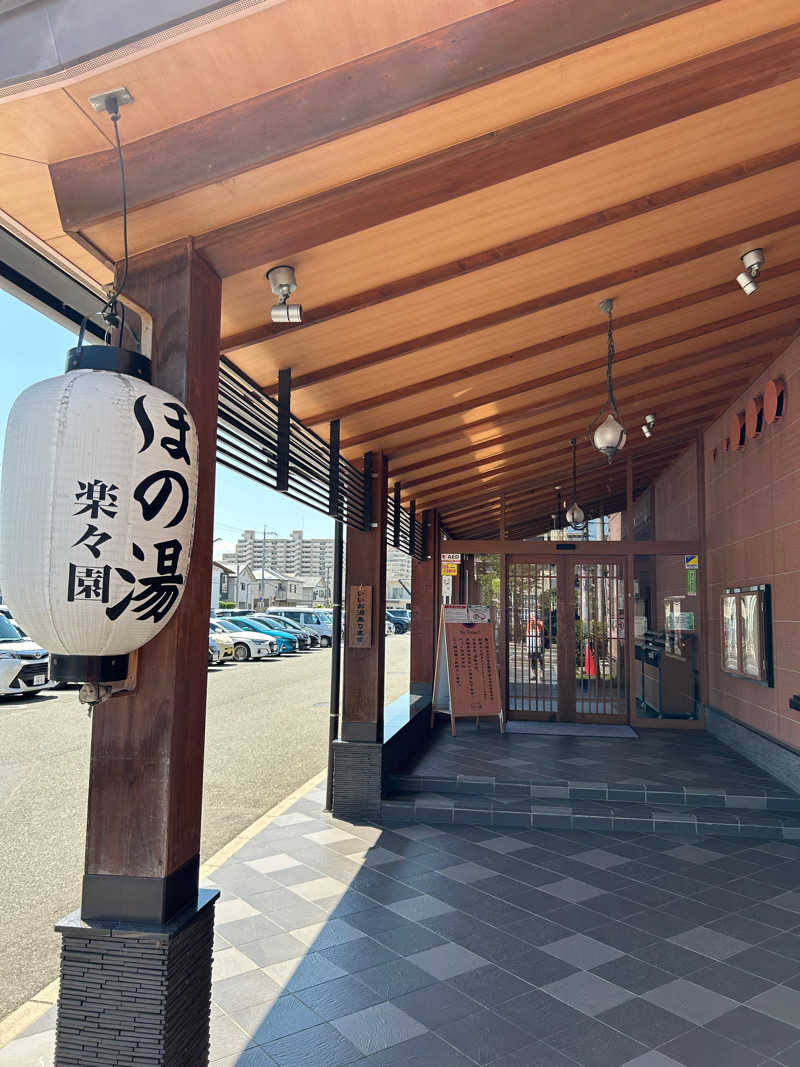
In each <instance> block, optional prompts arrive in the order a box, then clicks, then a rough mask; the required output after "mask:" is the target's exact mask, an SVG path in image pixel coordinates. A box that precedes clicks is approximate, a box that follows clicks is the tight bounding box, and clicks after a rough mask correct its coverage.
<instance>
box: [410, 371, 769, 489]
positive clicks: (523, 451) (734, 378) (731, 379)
mask: <svg viewBox="0 0 800 1067" xmlns="http://www.w3.org/2000/svg"><path fill="white" fill-rule="evenodd" d="M764 362H766V357H765V359H764ZM751 365H753V364H748V366H751ZM694 380H695V381H696V382H702V381H703V380H704V377H703V375H700V376H697V377H696V378H695V379H694ZM747 380H748V375H747V371H746V370H745V369H744V368H743V367H742V364H739V373H735V374H731V375H728V376H726V377H725V379H724V382H725V384H726V387H728V386H729V387H730V388H733V387H735V385H737V384H738V383H739V382H742V383H743V384H746V382H747ZM686 384H688V382H682V383H680V385H678V386H675V387H674V388H672V389H665V388H658V387H657V385H655V386H654V391H653V392H651V393H648V394H645V395H637V396H636V398H635V402H636V405H637V409H636V410H637V414H635V415H633V417H632V418H631V420H630V421H631V422H635V421H636V420H637V419H638V417H639V414H638V413H641V415H642V417H644V415H645V414H647V411H649V410H650V409H651V406H653V405H655V404H656V402H658V406H659V411H663V410H664V405H665V403H666V402H668V401H669V400H671V399H674V398H675V396H676V394H677V396H679V397H680V396H682V395H683V394H684V393H685V389H684V386H685V385H686ZM716 384H717V385H719V384H720V382H719V379H717V381H716ZM619 395H620V398H621V399H622V398H623V397H624V393H623V391H622V390H620V394H619ZM707 404H708V402H707V400H706V399H705V398H704V399H702V400H701V401H699V403H698V404H697V405H694V406H692V408H690V409H689V410H695V409H696V408H700V407H702V408H703V409H704V410H705V409H707ZM645 406H646V410H642V409H643V408H644V407H645ZM584 410H585V411H586V412H587V416H588V415H590V414H591V412H592V411H593V410H594V408H584ZM686 410H687V409H686V407H685V406H682V407H681V409H680V411H681V413H685V412H686ZM557 425H564V426H566V422H565V420H563V419H559V420H558V423H557ZM545 432H546V431H545V430H544V428H543V427H542V426H541V425H540V423H539V422H538V421H537V422H535V423H533V424H532V425H531V426H530V427H527V428H526V429H524V430H520V432H519V433H517V434H509V435H507V438H508V440H510V441H514V442H518V441H520V440H522V439H523V438H526V437H531V436H536V437H540V436H541V435H542V434H543V433H545ZM546 440H547V441H548V443H549V442H552V437H550V436H548V437H546ZM483 448H484V446H483V445H482V444H479V443H476V444H475V445H473V446H471V447H470V448H469V449H467V450H466V454H467V455H469V456H470V457H471V458H470V459H469V460H468V461H467V462H465V463H461V464H458V465H452V464H451V465H448V466H447V467H446V468H445V469H444V470H436V471H430V472H427V473H426V466H430V465H434V464H435V465H437V466H438V465H439V464H440V463H441V462H442V457H439V456H432V457H431V459H430V460H429V461H428V464H427V465H426V464H420V465H418V466H417V467H416V468H414V469H416V470H418V471H420V477H419V478H416V479H411V480H409V481H404V482H403V485H404V486H413V487H414V488H415V491H416V492H424V491H425V490H420V486H423V485H427V486H430V484H431V483H435V482H437V481H440V480H441V479H443V478H449V477H450V476H452V475H454V474H462V473H468V472H470V471H472V472H475V471H476V468H477V466H478V465H479V464H482V463H493V462H501V461H506V460H508V459H513V458H515V457H517V456H526V455H531V454H532V452H533V451H534V450H535V451H536V455H537V456H538V457H539V458H547V457H549V456H556V455H562V454H563V452H564V443H563V440H562V441H560V442H559V443H557V444H552V443H551V444H550V447H542V445H541V444H540V442H539V441H538V440H537V441H528V443H527V444H524V445H520V446H519V447H518V448H514V449H508V450H501V451H500V452H498V453H497V454H496V455H492V456H487V457H485V458H481V459H479V458H478V457H477V455H476V453H477V452H478V451H482V450H483ZM397 484H398V485H399V484H400V483H399V482H398V483H397Z"/></svg>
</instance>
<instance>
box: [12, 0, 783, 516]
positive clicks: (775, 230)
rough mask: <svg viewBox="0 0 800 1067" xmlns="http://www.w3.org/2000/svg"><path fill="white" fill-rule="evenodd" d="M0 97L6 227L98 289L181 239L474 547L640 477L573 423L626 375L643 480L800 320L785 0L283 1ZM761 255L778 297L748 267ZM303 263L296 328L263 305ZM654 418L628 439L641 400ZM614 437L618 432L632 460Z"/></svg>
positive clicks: (250, 349) (275, 353) (581, 421)
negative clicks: (127, 97) (113, 273)
mask: <svg viewBox="0 0 800 1067" xmlns="http://www.w3.org/2000/svg"><path fill="white" fill-rule="evenodd" d="M109 66H110V65H104V63H103V58H102V57H99V59H98V60H97V61H96V63H95V65H94V69H92V70H91V71H89V72H88V73H87V72H86V71H85V70H83V71H81V72H70V71H66V72H64V76H63V78H62V79H61V81H57V82H55V83H51V84H48V86H46V87H45V88H35V89H34V88H31V87H25V86H20V87H18V91H17V92H15V93H12V94H10V95H7V96H6V97H5V98H4V99H2V100H0V146H1V147H2V151H0V221H1V220H2V214H3V213H4V214H6V215H7V216H10V217H12V218H13V219H14V220H15V221H16V222H17V223H18V224H19V225H22V226H23V227H25V228H27V229H28V230H29V231H30V232H31V233H32V234H34V235H35V236H36V237H37V238H39V239H40V240H41V241H43V242H45V244H47V245H49V246H50V248H51V249H53V250H54V251H55V252H56V253H58V254H59V255H61V256H63V257H66V259H68V260H69V261H71V262H72V263H74V264H75V265H76V266H77V267H79V268H80V269H82V270H84V271H86V272H88V273H89V274H90V275H91V276H92V277H94V278H96V279H98V280H100V281H108V279H109V277H110V274H109V270H110V267H111V265H112V264H113V263H114V262H115V261H117V260H119V259H120V257H121V253H122V245H121V227H120V215H119V205H120V197H119V175H118V172H117V169H116V158H115V155H114V152H113V150H112V148H111V129H110V123H109V122H108V121H107V120H106V121H104V120H103V117H98V116H96V115H95V114H94V113H93V112H92V110H91V108H90V107H89V105H88V102H87V100H88V97H89V95H91V94H92V93H96V92H100V91H103V90H108V89H111V88H114V87H116V86H118V85H126V86H127V87H128V88H129V89H130V90H131V92H132V94H133V96H134V98H135V103H134V104H133V106H131V107H129V108H126V109H125V110H124V111H123V113H122V121H121V122H120V132H121V134H122V136H123V141H124V144H125V159H126V169H127V175H128V191H129V204H130V208H131V210H130V216H129V234H130V247H131V252H132V253H133V254H135V253H138V252H142V251H146V250H148V249H151V248H154V247H158V246H159V245H162V244H166V243H168V242H170V241H173V240H176V239H178V238H182V237H185V236H187V235H188V236H191V237H193V238H194V239H195V244H196V247H197V248H198V249H199V251H200V253H201V254H202V255H203V256H205V257H206V258H207V259H208V260H209V262H210V263H211V264H212V265H213V266H214V267H215V269H216V270H217V271H218V272H219V273H220V274H221V276H222V277H223V320H222V333H223V342H222V350H223V352H224V353H225V354H226V356H227V357H228V358H229V359H230V360H231V361H232V362H233V363H235V364H236V365H237V366H238V367H240V368H241V369H242V370H243V371H244V372H245V373H246V374H247V375H249V377H250V378H251V379H252V380H253V381H254V382H256V383H257V384H258V385H260V386H261V387H262V388H263V389H264V390H265V391H266V392H268V393H270V394H274V393H275V392H276V390H277V379H278V371H279V370H280V369H282V368H286V367H289V368H291V370H292V381H293V393H292V409H293V411H294V412H295V414H296V415H298V416H299V417H300V418H301V419H302V420H303V421H304V422H306V423H307V424H308V425H310V426H312V427H313V428H314V429H315V430H317V432H319V433H320V434H321V435H322V436H327V423H328V422H329V420H331V419H334V418H340V419H341V424H342V445H343V450H344V452H345V454H346V455H347V456H348V458H350V459H351V460H354V461H357V460H358V459H359V457H360V456H361V455H362V454H363V453H364V452H365V451H368V450H373V451H374V450H383V451H384V452H385V453H386V454H387V455H388V456H389V472H390V482H392V483H394V482H395V481H399V482H400V484H401V490H402V498H403V500H404V501H410V500H412V499H414V500H416V502H417V509H418V513H419V510H420V509H422V508H434V507H437V508H439V509H440V510H441V512H442V515H443V522H444V525H445V527H446V528H447V529H448V530H449V531H450V532H451V533H453V534H455V535H459V536H462V537H463V536H490V535H493V534H496V532H497V530H498V527H499V521H500V510H501V498H502V500H503V507H504V509H505V517H506V522H507V524H508V528H509V532H510V533H511V534H512V535H514V536H525V535H527V534H530V533H532V532H535V531H537V530H540V529H542V528H546V527H547V526H548V525H549V515H550V513H551V512H552V511H553V510H554V503H555V499H556V494H555V490H554V486H555V485H557V484H561V485H562V486H565V487H566V486H568V484H569V482H570V480H571V473H570V472H571V454H570V449H569V439H570V437H572V436H575V437H577V439H578V442H579V445H578V496H579V500H580V502H581V504H582V506H584V508H585V509H587V510H589V509H592V508H596V509H602V508H605V509H612V510H613V509H614V508H617V507H619V506H620V505H621V503H622V502H623V501H624V497H625V463H624V462H623V460H622V457H620V458H619V459H617V460H616V462H615V463H614V464H612V465H611V466H610V467H609V465H608V464H607V463H606V461H605V459H604V458H603V457H602V456H599V455H598V454H597V453H595V452H594V451H593V450H592V449H591V447H590V446H589V444H588V442H587V439H586V433H585V431H586V427H587V425H588V424H589V423H590V421H591V420H592V418H593V417H594V415H595V414H596V413H597V412H598V411H599V409H600V407H601V406H602V404H603V403H604V401H605V359H606V337H605V333H606V320H605V316H604V315H603V314H602V313H601V311H600V309H599V306H598V305H599V302H600V300H601V299H602V298H603V297H606V296H610V297H613V298H614V302H615V305H614V311H615V323H616V349H617V358H616V365H615V380H616V393H617V401H618V405H619V410H620V414H621V417H622V421H623V422H624V424H625V425H626V427H627V429H628V432H629V441H628V445H627V447H626V452H627V453H628V454H631V455H633V457H634V483H635V487H636V488H637V489H638V488H640V487H643V486H644V485H646V484H647V482H648V481H649V480H651V479H652V478H653V477H654V476H655V475H656V474H657V473H658V471H659V470H661V469H663V467H664V466H665V465H666V464H667V463H669V462H671V460H672V459H673V458H674V457H675V456H676V455H678V454H679V453H680V452H681V450H682V449H683V448H685V447H686V445H687V443H689V442H690V441H692V440H693V439H694V437H695V436H696V434H697V432H698V430H699V429H701V428H702V427H703V426H705V425H707V424H709V423H710V422H711V420H712V419H713V417H714V416H715V415H716V413H717V412H718V411H719V410H720V409H722V408H724V407H726V406H727V405H728V404H729V403H730V402H731V400H732V399H733V398H734V397H735V396H736V395H738V393H739V392H740V391H741V390H742V389H743V388H744V387H746V385H747V384H748V383H749V382H750V381H751V380H753V379H754V378H755V377H757V376H758V374H759V373H760V371H761V370H762V369H763V367H764V366H765V364H767V363H768V362H769V361H770V360H772V359H774V358H775V356H776V355H777V354H779V353H780V352H781V351H782V350H783V349H784V348H785V347H786V346H787V344H788V342H789V340H790V339H791V337H792V336H793V334H794V333H795V332H796V330H797V328H798V325H800V302H799V301H798V287H799V283H800V192H798V191H799V190H800V141H799V140H798V130H800V10H799V9H798V7H797V2H796V0H760V2H759V3H758V4H753V2H752V0H706V2H703V0H633V2H631V0H592V2H591V3H586V2H585V0H510V2H505V3H502V2H499V0H495V2H492V0H429V2H428V3H427V4H424V5H420V4H418V3H416V2H415V0H370V3H369V5H365V4H364V3H363V0H340V2H339V3H337V4H336V5H332V4H330V3H327V2H326V0H283V2H277V3H276V2H271V3H264V4H263V5H261V6H260V7H255V8H251V9H249V10H248V11H245V12H244V13H239V14H238V15H237V14H236V12H235V11H234V10H233V9H231V10H228V9H224V8H223V9H222V10H221V12H220V18H219V20H218V22H216V23H213V22H212V23H210V24H209V25H208V26H207V27H206V28H205V30H204V31H203V32H194V33H192V34H187V35H186V36H185V37H181V36H180V34H179V35H178V36H177V37H175V38H174V39H172V40H169V41H166V42H164V41H158V42H153V44H152V47H147V42H144V43H143V46H142V47H140V48H139V50H138V52H137V53H136V55H135V56H134V57H133V58H130V59H127V60H125V59H123V60H120V59H119V58H118V57H117V58H115V60H114V63H113V66H111V69H109ZM755 246H760V247H762V248H764V250H765V253H766V259H767V264H766V269H765V271H764V273H763V275H762V280H761V284H760V288H759V291H758V292H757V293H756V294H754V295H753V296H749V297H748V296H745V295H744V294H743V293H742V292H741V290H740V289H739V287H738V286H737V284H736V282H735V276H736V274H737V273H738V272H739V269H740V266H741V264H740V261H739V257H740V255H741V254H742V253H743V252H745V251H747V250H748V249H749V248H752V247H755ZM281 262H288V263H291V264H292V265H293V266H294V267H295V269H296V272H297V279H298V292H297V294H296V297H297V299H298V300H299V301H300V302H302V304H303V306H304V323H303V325H302V326H293V327H290V326H284V327H278V326H273V325H272V324H270V323H269V321H268V315H269V310H268V309H269V305H270V303H272V296H271V293H270V291H269V287H268V285H267V283H266V282H265V280H264V273H265V271H266V269H267V268H268V267H270V266H273V265H275V264H276V263H281ZM648 412H655V414H656V415H657V425H656V431H655V434H654V436H653V437H652V438H650V439H649V440H645V439H644V437H643V436H642V435H641V434H640V432H639V426H640V425H641V423H642V421H643V418H644V416H645V414H647V413H648ZM624 454H625V453H623V455H624Z"/></svg>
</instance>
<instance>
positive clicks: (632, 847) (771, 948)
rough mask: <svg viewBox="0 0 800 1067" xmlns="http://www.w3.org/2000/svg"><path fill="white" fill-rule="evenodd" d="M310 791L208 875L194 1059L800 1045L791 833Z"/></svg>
mask: <svg viewBox="0 0 800 1067" xmlns="http://www.w3.org/2000/svg"><path fill="white" fill-rule="evenodd" d="M519 740H520V738H515V742H516V741H519ZM322 803H323V797H322V794H321V792H320V790H319V789H316V790H313V791H312V792H311V793H309V794H307V796H306V797H305V798H304V799H303V800H302V801H300V802H299V803H298V804H297V805H295V807H294V808H293V809H292V810H291V811H290V812H288V813H287V816H282V817H281V818H280V819H277V820H275V821H274V822H273V823H272V824H271V825H270V826H269V827H268V828H267V829H266V830H264V831H263V832H262V833H261V834H259V836H258V837H257V838H255V839H254V840H253V841H251V842H250V843H249V844H248V845H247V850H246V853H245V855H246V857H247V858H241V855H237V856H234V857H233V858H232V859H231V860H230V861H228V863H226V864H225V865H223V867H221V868H220V869H219V870H218V871H217V872H216V876H215V878H214V879H213V882H214V883H215V884H218V885H219V886H221V887H222V890H223V896H222V900H223V905H222V908H224V911H223V910H221V914H224V915H226V916H227V920H228V921H227V922H225V923H221V924H220V929H221V930H223V931H224V928H225V927H227V928H228V930H227V932H228V934H230V935H232V936H231V937H228V936H221V937H220V941H219V947H218V949H217V950H216V952H215V964H214V967H215V973H214V979H215V980H214V987H213V994H214V1001H215V1006H214V1010H213V1017H212V1060H211V1062H212V1064H216V1063H218V1064H219V1065H220V1067H232V1065H233V1064H237V1065H239V1067H250V1065H251V1064H256V1065H261V1067H270V1065H272V1067H275V1065H276V1064H277V1065H278V1067H293V1065H298V1067H299V1065H302V1067H336V1065H338V1064H349V1063H358V1064H363V1065H365V1067H469V1065H472V1067H474V1065H475V1064H481V1065H485V1067H674V1065H676V1064H677V1065H678V1067H715V1065H717V1064H724V1067H761V1065H767V1064H772V1065H775V1064H778V1065H782V1067H800V892H798V890H797V889H795V886H796V885H797V884H798V882H797V881H796V880H795V879H796V877H797V876H798V874H800V847H798V846H796V845H793V844H789V843H783V842H770V841H756V840H752V839H751V840H737V839H733V838H725V837H710V836H704V835H697V837H696V838H695V840H694V841H693V842H691V844H687V843H685V842H680V841H677V840H676V839H675V838H674V837H671V836H668V835H662V834H656V833H651V834H650V835H631V834H614V833H607V832H602V831H598V832H591V831H575V830H570V831H565V832H564V833H560V832H559V831H558V830H549V829H538V828H533V829H532V828H530V827H528V828H527V829H519V830H516V829H514V828H500V827H497V826H492V827H480V826H457V825H452V824H451V825H448V826H442V825H439V824H423V823H419V822H414V823H408V824H399V825H398V824H394V825H392V826H391V827H380V826H373V825H352V824H349V823H344V822H342V821H339V820H335V819H332V818H330V817H327V816H324V815H323V813H322V811H321V808H322ZM287 817H288V818H287ZM288 831H291V832H288ZM311 835H313V837H314V840H310V836H311ZM291 871H295V872H297V873H298V875H299V877H297V878H291V879H286V878H285V877H284V879H283V881H282V882H280V886H279V887H277V886H276V881H277V879H276V878H275V876H276V875H279V876H285V875H287V874H288V872H291ZM715 873H716V874H717V875H722V876H723V877H722V879H721V880H718V879H717V878H715ZM709 874H710V875H711V877H710V878H709V877H708V875H709ZM259 878H261V879H263V886H264V888H260V886H259ZM356 886H357V887H358V888H357V889H356V888H355V887H356ZM259 890H260V891H259ZM278 919H279V921H278ZM269 924H274V930H273V927H272V926H270V925H269ZM265 934H266V936H265ZM251 937H252V939H251ZM50 1025H52V1024H50ZM40 1037H41V1027H40V1028H39V1030H38V1031H36V1030H35V1029H32V1030H31V1032H30V1035H28V1036H27V1037H25V1036H23V1037H22V1038H21V1039H19V1040H18V1041H17V1042H13V1043H12V1044H11V1045H9V1046H7V1048H6V1049H3V1050H2V1054H0V1056H3V1055H4V1056H5V1059H2V1058H0V1063H4V1062H9V1063H14V1064H18V1065H19V1067H26V1065H27V1062H28V1061H27V1060H26V1059H25V1058H24V1057H25V1055H27V1053H26V1048H27V1047H30V1048H34V1044H33V1043H32V1042H34V1041H35V1040H36V1041H38V1039H39V1038H40ZM26 1040H27V1041H28V1042H29V1044H28V1046H26V1045H24V1044H23V1042H25V1041H26ZM37 1047H38V1046H37ZM16 1052H18V1053H19V1055H18V1057H17V1059H14V1058H13V1056H14V1055H15V1054H16ZM9 1057H12V1058H9ZM31 1063H32V1064H34V1063H35V1061H31Z"/></svg>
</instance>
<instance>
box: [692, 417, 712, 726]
mask: <svg viewBox="0 0 800 1067" xmlns="http://www.w3.org/2000/svg"><path fill="white" fill-rule="evenodd" d="M695 448H696V452H697V457H696V458H697V550H698V554H699V560H700V568H699V571H698V575H697V609H696V610H697V623H696V626H695V633H696V634H697V635H698V637H697V670H698V673H699V678H698V682H699V685H698V689H699V693H698V698H699V701H700V709H699V714H698V718H699V719H700V721H701V722H703V721H704V720H705V709H706V705H707V704H708V680H709V673H710V662H711V661H710V657H709V649H710V647H711V634H710V633H709V632H708V620H709V619H710V617H711V613H710V610H709V609H710V587H709V581H708V556H707V553H706V462H705V448H706V445H705V433H704V431H703V430H698V431H697V437H696V439H695Z"/></svg>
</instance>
